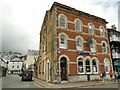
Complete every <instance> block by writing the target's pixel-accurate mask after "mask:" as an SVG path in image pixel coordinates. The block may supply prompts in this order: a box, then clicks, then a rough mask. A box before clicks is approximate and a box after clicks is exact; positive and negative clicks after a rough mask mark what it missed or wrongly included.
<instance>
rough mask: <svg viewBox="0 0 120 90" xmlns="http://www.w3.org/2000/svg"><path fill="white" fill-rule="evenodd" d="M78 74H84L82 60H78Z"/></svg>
mask: <svg viewBox="0 0 120 90" xmlns="http://www.w3.org/2000/svg"><path fill="white" fill-rule="evenodd" d="M80 73H84V64H83V59H82V58H79V59H78V74H80Z"/></svg>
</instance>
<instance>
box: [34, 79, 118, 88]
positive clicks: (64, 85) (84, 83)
mask: <svg viewBox="0 0 120 90" xmlns="http://www.w3.org/2000/svg"><path fill="white" fill-rule="evenodd" d="M33 80H34V82H35V83H37V84H38V85H40V86H41V87H44V88H77V87H79V88H80V87H81V88H84V87H89V86H97V85H106V84H116V83H117V82H114V81H110V80H109V81H106V82H100V81H80V82H63V83H60V84H52V83H48V82H46V81H43V80H40V79H37V78H33Z"/></svg>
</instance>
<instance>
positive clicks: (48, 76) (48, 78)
mask: <svg viewBox="0 0 120 90" xmlns="http://www.w3.org/2000/svg"><path fill="white" fill-rule="evenodd" d="M47 80H50V65H49V63H47Z"/></svg>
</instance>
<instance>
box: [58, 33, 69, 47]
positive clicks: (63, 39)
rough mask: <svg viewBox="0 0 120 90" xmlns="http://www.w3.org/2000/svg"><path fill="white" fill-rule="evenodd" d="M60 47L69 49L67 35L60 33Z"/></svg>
mask: <svg viewBox="0 0 120 90" xmlns="http://www.w3.org/2000/svg"><path fill="white" fill-rule="evenodd" d="M60 48H62V49H67V37H66V36H65V35H64V34H61V35H60Z"/></svg>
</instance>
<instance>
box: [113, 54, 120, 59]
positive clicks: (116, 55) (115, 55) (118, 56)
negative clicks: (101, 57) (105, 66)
mask: <svg viewBox="0 0 120 90" xmlns="http://www.w3.org/2000/svg"><path fill="white" fill-rule="evenodd" d="M112 56H113V59H115V58H120V53H112Z"/></svg>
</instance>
